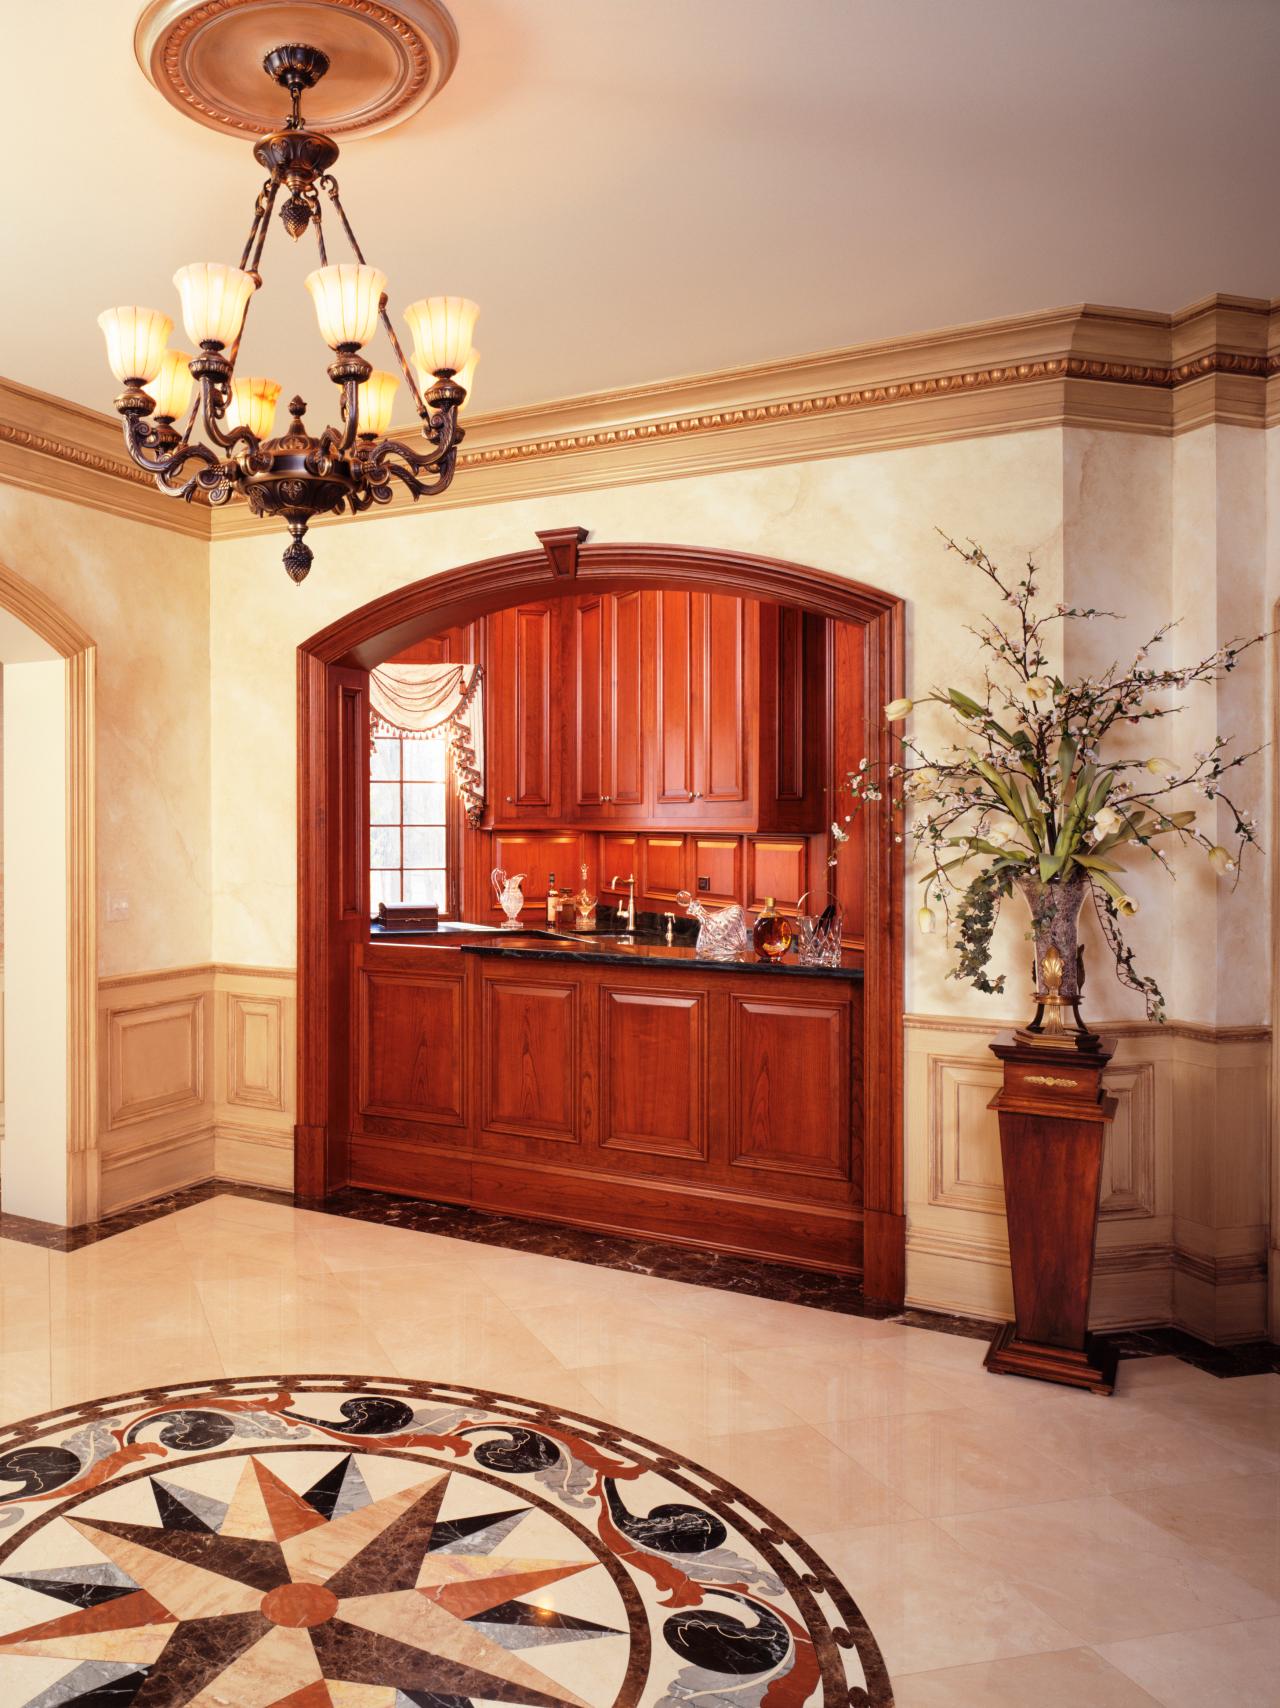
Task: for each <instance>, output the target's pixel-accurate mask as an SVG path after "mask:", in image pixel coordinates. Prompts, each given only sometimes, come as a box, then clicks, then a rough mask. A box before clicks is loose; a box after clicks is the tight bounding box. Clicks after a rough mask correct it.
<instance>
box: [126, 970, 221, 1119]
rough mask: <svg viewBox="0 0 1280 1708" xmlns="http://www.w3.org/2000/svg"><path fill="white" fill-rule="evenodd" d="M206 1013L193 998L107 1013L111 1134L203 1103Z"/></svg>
mask: <svg viewBox="0 0 1280 1708" xmlns="http://www.w3.org/2000/svg"><path fill="white" fill-rule="evenodd" d="M206 1009H207V1004H206V1001H205V997H204V995H203V994H202V993H195V994H192V995H189V996H177V997H174V998H173V999H171V1000H169V1001H165V1002H148V1003H140V1004H138V1005H137V1006H132V1007H128V1008H109V1009H108V1010H107V1014H106V1032H107V1036H106V1043H107V1085H106V1116H107V1128H108V1130H109V1131H114V1130H115V1129H116V1128H118V1127H127V1126H133V1125H136V1123H137V1122H139V1121H146V1120H148V1119H150V1118H151V1117H152V1116H155V1115H167V1114H169V1113H171V1112H173V1111H176V1110H179V1109H188V1108H190V1107H191V1106H192V1105H193V1104H199V1103H202V1102H203V1101H204V1081H205V1057H206V1053H207V1051H206V1041H205V1030H206V1027H205V1019H206Z"/></svg>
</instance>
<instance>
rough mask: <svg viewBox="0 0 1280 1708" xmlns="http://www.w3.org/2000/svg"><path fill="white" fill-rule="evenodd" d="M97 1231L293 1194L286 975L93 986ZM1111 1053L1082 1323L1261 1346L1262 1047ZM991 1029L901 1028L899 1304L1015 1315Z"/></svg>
mask: <svg viewBox="0 0 1280 1708" xmlns="http://www.w3.org/2000/svg"><path fill="white" fill-rule="evenodd" d="M98 988H99V997H98V1024H99V1039H100V1051H99V1056H100V1062H101V1064H102V1065H101V1074H102V1082H103V1083H102V1086H101V1091H100V1096H99V1109H100V1111H101V1115H100V1124H101V1131H100V1136H99V1146H100V1155H101V1159H102V1187H101V1190H102V1213H103V1214H104V1215H107V1214H110V1213H111V1212H113V1211H115V1210H120V1209H124V1208H127V1207H128V1206H130V1205H132V1204H136V1203H140V1202H141V1201H143V1200H144V1199H147V1198H151V1197H155V1196H157V1195H159V1194H161V1193H164V1192H170V1191H174V1190H177V1189H178V1188H180V1187H183V1186H189V1185H194V1184H196V1183H197V1182H199V1181H202V1180H208V1179H214V1178H216V1179H221V1180H229V1181H238V1182H244V1183H246V1184H250V1185H257V1186H270V1187H276V1188H279V1189H282V1190H286V1191H287V1190H289V1188H290V1187H291V1186H292V1182H293V1122H294V1069H295V1044H294V1016H295V1000H294V999H295V975H294V973H293V970H292V969H275V968H262V967H233V966H203V967H184V968H179V969H177V970H175V971H172V972H165V973H149V974H146V973H144V974H136V975H131V976H128V977H120V978H110V979H104V980H102V981H101V982H100V984H99V987H98ZM1103 1029H1104V1030H1105V1031H1106V1032H1107V1033H1108V1034H1109V1035H1111V1036H1113V1037H1116V1038H1117V1039H1118V1047H1117V1050H1116V1055H1115V1060H1114V1063H1113V1065H1112V1067H1111V1069H1110V1070H1109V1072H1108V1074H1107V1085H1108V1087H1109V1088H1110V1089H1111V1090H1112V1091H1113V1092H1114V1093H1115V1095H1116V1096H1117V1097H1118V1099H1119V1102H1120V1108H1119V1112H1118V1114H1117V1116H1116V1120H1115V1122H1114V1124H1113V1126H1112V1128H1111V1130H1110V1133H1109V1135H1108V1144H1107V1152H1106V1157H1105V1161H1104V1173H1103V1186H1102V1213H1101V1223H1100V1228H1099V1233H1098V1258H1097V1265H1096V1268H1095V1273H1094V1297H1093V1317H1092V1320H1093V1323H1094V1326H1095V1327H1099V1328H1120V1327H1127V1326H1131V1325H1135V1324H1149V1323H1172V1324H1176V1325H1177V1326H1178V1327H1181V1328H1185V1329H1187V1330H1189V1331H1190V1332H1191V1333H1193V1334H1196V1335H1198V1336H1200V1337H1201V1338H1202V1339H1204V1340H1207V1341H1210V1342H1213V1343H1215V1344H1219V1345H1221V1344H1225V1343H1230V1342H1233V1341H1244V1340H1252V1339H1256V1338H1259V1337H1261V1336H1263V1335H1265V1333H1266V1290H1267V1207H1266V1203H1265V1200H1264V1196H1263V1195H1264V1192H1265V1182H1266V1178H1267V1173H1266V1165H1265V1157H1266V1149H1267V1142H1268V1120H1269V1114H1268V1101H1267V1099H1268V1083H1269V1081H1268V1074H1269V1058H1270V1032H1269V1030H1268V1029H1267V1028H1265V1027H1238V1028H1222V1029H1217V1030H1215V1029H1214V1028H1212V1027H1205V1026H1194V1025H1187V1024H1182V1023H1179V1022H1176V1021H1172V1022H1170V1023H1169V1024H1168V1025H1166V1026H1163V1027H1157V1026H1146V1025H1142V1024H1135V1023H1131V1022H1126V1023H1124V1024H1118V1025H1114V1026H1107V1027H1104V1028H1103ZM999 1030H1000V1028H999V1027H998V1026H996V1025H994V1024H985V1025H984V1024H982V1023H978V1022H973V1021H968V1020H950V1019H942V1018H938V1017H934V1016H928V1015H909V1016H908V1017H907V1020H906V1079H907V1084H906V1130H907V1158H906V1167H907V1302H908V1303H909V1304H911V1305H916V1306H919V1307H921V1308H923V1309H928V1310H940V1311H954V1312H960V1313H963V1314H965V1315H970V1316H978V1317H990V1318H992V1319H998V1318H1002V1317H1005V1316H1007V1315H1009V1314H1010V1312H1011V1309H1012V1299H1011V1295H1010V1287H1009V1251H1008V1243H1007V1240H1006V1238H1005V1229H1004V1194H1003V1189H1002V1186H1001V1175H1000V1141H999V1134H998V1132H997V1128H996V1122H995V1117H994V1116H993V1115H992V1114H990V1112H989V1111H988V1109H987V1101H988V1099H989V1098H990V1096H991V1094H992V1093H993V1092H994V1091H995V1090H996V1088H997V1087H998V1085H999V1084H1000V1071H999V1068H998V1066H997V1065H996V1062H995V1060H994V1058H993V1057H992V1056H991V1055H990V1053H989V1051H988V1049H987V1045H988V1044H989V1043H990V1041H991V1039H992V1038H993V1037H994V1036H995V1034H996V1032H997V1031H999Z"/></svg>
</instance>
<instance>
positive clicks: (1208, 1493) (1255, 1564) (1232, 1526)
mask: <svg viewBox="0 0 1280 1708" xmlns="http://www.w3.org/2000/svg"><path fill="white" fill-rule="evenodd" d="M1116 1499H1117V1500H1118V1501H1119V1502H1120V1504H1121V1505H1123V1506H1126V1507H1128V1508H1129V1510H1130V1511H1131V1512H1135V1513H1137V1514H1138V1515H1139V1516H1140V1517H1142V1518H1144V1519H1145V1520H1146V1521H1147V1522H1148V1523H1149V1524H1154V1525H1156V1526H1157V1527H1158V1528H1159V1529H1161V1530H1163V1531H1166V1532H1167V1533H1168V1534H1169V1535H1170V1536H1173V1537H1176V1538H1177V1539H1178V1540H1179V1541H1181V1542H1185V1543H1187V1544H1188V1546H1190V1547H1191V1548H1194V1549H1195V1551H1196V1553H1197V1554H1199V1555H1200V1556H1201V1557H1202V1558H1204V1559H1206V1560H1210V1561H1212V1562H1213V1564H1214V1565H1216V1566H1221V1567H1223V1568H1224V1569H1225V1570H1227V1571H1229V1572H1233V1573H1234V1574H1235V1575H1236V1577H1238V1578H1241V1579H1243V1581H1244V1582H1245V1583H1248V1584H1252V1585H1253V1587H1254V1588H1255V1589H1257V1590H1261V1591H1262V1593H1263V1594H1264V1595H1269V1596H1271V1597H1272V1599H1273V1600H1276V1601H1280V1476H1243V1477H1214V1478H1211V1479H1209V1480H1208V1481H1205V1482H1199V1481H1197V1482H1191V1483H1177V1484H1174V1485H1167V1484H1166V1485H1162V1486H1161V1487H1158V1488H1147V1489H1136V1490H1131V1491H1130V1492H1128V1493H1125V1494H1120V1495H1117V1496H1116Z"/></svg>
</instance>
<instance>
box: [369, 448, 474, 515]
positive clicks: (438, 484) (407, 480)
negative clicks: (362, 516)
mask: <svg viewBox="0 0 1280 1708" xmlns="http://www.w3.org/2000/svg"><path fill="white" fill-rule="evenodd" d="M424 461H425V459H422V460H420V461H419V463H418V467H419V468H420V467H422V466H423V462H424ZM438 466H439V473H438V475H437V476H436V478H435V480H419V479H418V475H417V471H416V469H413V470H411V469H406V468H401V467H400V466H399V464H397V463H393V462H384V463H381V464H379V467H380V468H381V469H382V471H383V473H384V474H387V475H392V476H394V478H395V479H396V480H398V481H400V482H401V484H402V485H404V486H406V487H408V489H409V491H410V492H411V493H412V494H413V496H414V497H415V498H431V497H433V496H434V495H435V494H436V493H437V492H443V491H444V489H445V487H447V486H448V485H449V483H450V481H451V480H452V479H453V467H454V455H453V453H452V452H448V453H446V455H445V458H444V460H443V461H442V462H441V463H440V464H439V465H438ZM374 490H375V491H376V490H377V488H375V489H374ZM388 496H389V494H388ZM381 502H382V503H386V499H385V498H384V499H382V500H381Z"/></svg>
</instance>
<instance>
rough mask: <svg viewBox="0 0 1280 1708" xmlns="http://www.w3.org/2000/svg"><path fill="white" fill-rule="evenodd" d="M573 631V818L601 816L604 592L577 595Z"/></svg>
mask: <svg viewBox="0 0 1280 1708" xmlns="http://www.w3.org/2000/svg"><path fill="white" fill-rule="evenodd" d="M570 621H571V624H572V629H573V636H572V648H573V656H572V671H573V719H572V723H571V725H570V731H569V733H570V736H571V739H572V754H571V759H570V765H569V771H570V775H571V777H572V779H573V782H572V787H573V800H572V803H571V804H572V806H573V808H574V809H575V811H576V816H578V817H583V818H601V817H603V816H604V808H605V803H606V801H607V800H608V795H609V784H608V778H607V770H608V756H607V748H608V745H609V730H608V723H607V716H608V704H609V697H610V684H609V659H608V649H607V645H606V635H605V629H606V622H607V616H606V600H605V597H604V595H603V594H597V595H595V596H594V597H584V598H580V599H575V600H574V602H573V606H572V609H571V612H570Z"/></svg>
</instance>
